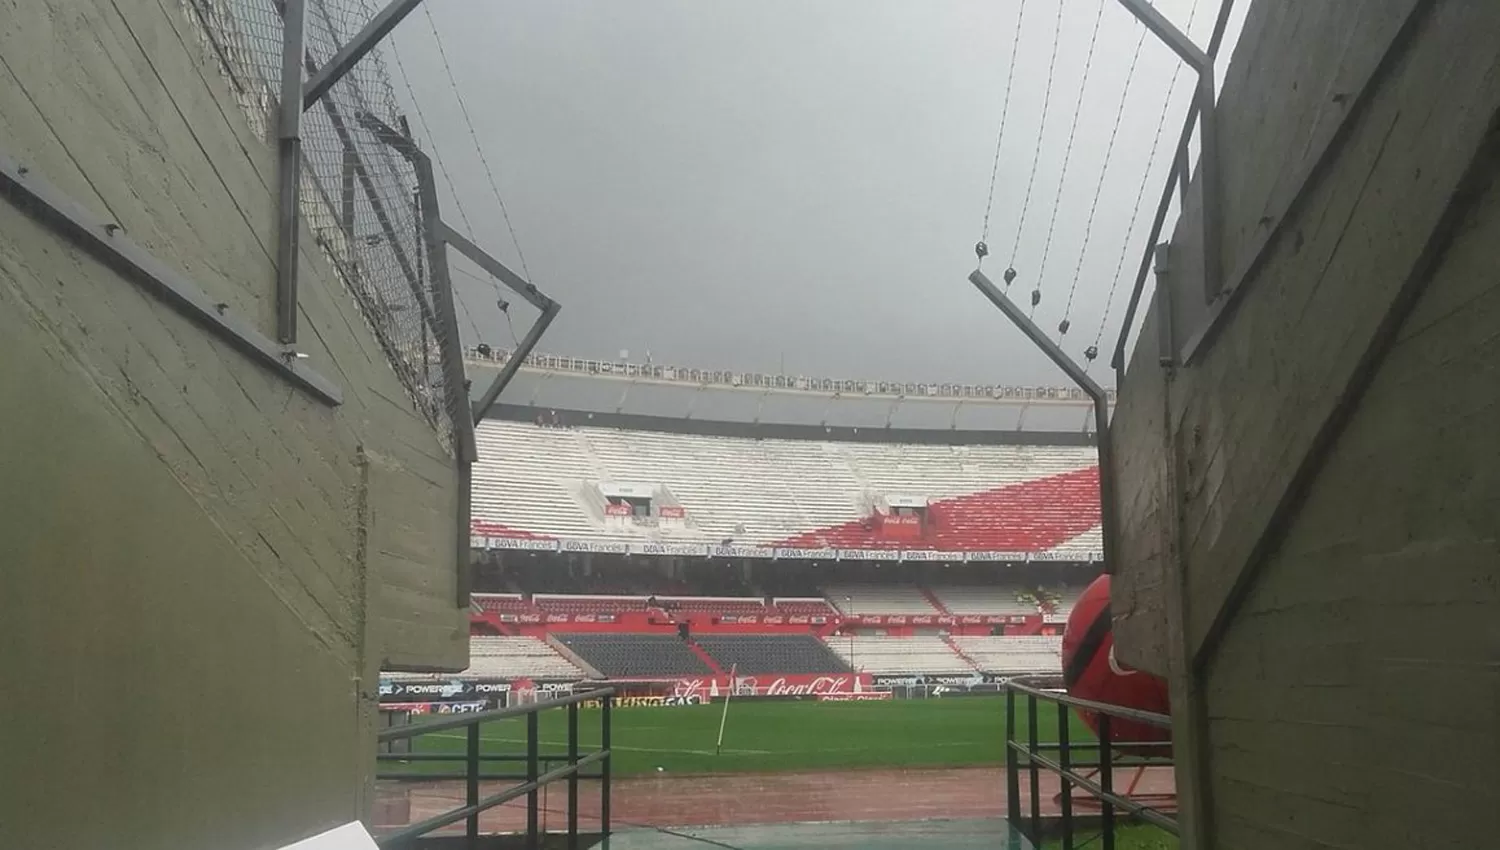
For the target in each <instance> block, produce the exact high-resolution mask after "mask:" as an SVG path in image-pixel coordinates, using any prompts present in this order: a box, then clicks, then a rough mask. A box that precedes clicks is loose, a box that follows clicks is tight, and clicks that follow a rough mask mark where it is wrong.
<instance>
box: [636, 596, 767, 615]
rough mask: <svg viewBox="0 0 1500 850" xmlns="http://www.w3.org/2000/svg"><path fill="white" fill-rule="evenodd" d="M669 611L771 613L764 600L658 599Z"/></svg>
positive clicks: (668, 597)
mask: <svg viewBox="0 0 1500 850" xmlns="http://www.w3.org/2000/svg"><path fill="white" fill-rule="evenodd" d="M657 601H658V602H660V603H661V607H662V608H663V609H665V610H667V611H682V612H685V613H703V614H741V615H743V614H751V615H760V614H767V613H769V612H768V611H767V610H766V603H765V600H763V599H745V598H741V597H723V596H661V597H658V598H657Z"/></svg>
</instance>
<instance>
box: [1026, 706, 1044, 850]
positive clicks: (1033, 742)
mask: <svg viewBox="0 0 1500 850" xmlns="http://www.w3.org/2000/svg"><path fill="white" fill-rule="evenodd" d="M1036 715H1037V710H1036V697H1034V696H1032V695H1030V694H1027V695H1026V723H1027V725H1029V726H1030V727H1031V729H1030V738H1029V739H1028V740H1027V744H1028V747H1027V750H1026V766H1027V768H1028V769H1029V770H1030V771H1031V834H1030V835H1029V836H1027V837H1028V838H1030V839H1031V840H1032V841H1036V840H1037V839H1038V838H1040V837H1041V828H1042V788H1041V777H1039V776H1038V775H1037V763H1036V754H1037V752H1038V751H1039V750H1040V747H1039V746H1038V744H1037V732H1036V721H1037V717H1036Z"/></svg>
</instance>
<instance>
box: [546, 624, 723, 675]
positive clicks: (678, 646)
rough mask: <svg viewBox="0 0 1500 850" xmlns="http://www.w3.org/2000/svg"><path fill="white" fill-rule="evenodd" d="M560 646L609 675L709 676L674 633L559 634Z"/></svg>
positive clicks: (693, 653) (706, 667) (706, 670)
mask: <svg viewBox="0 0 1500 850" xmlns="http://www.w3.org/2000/svg"><path fill="white" fill-rule="evenodd" d="M558 638H559V639H560V640H561V641H562V643H563V645H564V646H566V647H568V649H571V650H572V651H573V652H575V653H577V654H578V656H579V657H580V658H582V659H583V660H584V663H586V664H588V665H589V666H591V667H593V668H594V669H595V670H598V671H599V672H600V673H602V674H604V675H605V676H608V677H610V678H620V679H656V678H664V677H670V676H711V675H713V674H714V672H715V671H714V670H713V668H712V667H709V666H708V664H707V663H706V662H705V661H704V660H703V659H702V658H701V657H699V655H698V654H697V653H695V652H693V650H692V648H691V647H690V646H688V644H687V643H685V642H683V640H682V639H681V638H679V637H677V636H676V635H657V634H562V635H559V636H558Z"/></svg>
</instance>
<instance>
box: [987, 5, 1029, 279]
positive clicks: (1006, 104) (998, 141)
mask: <svg viewBox="0 0 1500 850" xmlns="http://www.w3.org/2000/svg"><path fill="white" fill-rule="evenodd" d="M1025 21H1026V0H1021V2H1020V4H1019V8H1018V10H1017V12H1016V31H1015V34H1014V35H1013V36H1012V38H1011V43H1010V66H1009V68H1008V69H1007V70H1006V72H1005V97H1004V99H1003V100H1002V101H1001V105H1000V131H999V132H998V133H996V134H995V161H994V162H993V163H992V164H991V165H990V193H989V196H988V199H987V200H986V201H985V205H984V224H983V225H982V226H981V227H980V231H979V242H980V244H984V243H985V242H986V241H987V240H988V239H989V238H990V211H991V210H992V209H994V206H995V181H996V179H997V178H998V177H999V174H1000V148H1001V146H1002V145H1003V144H1004V143H1005V122H1006V119H1007V118H1008V117H1009V115H1010V88H1011V84H1012V83H1013V82H1014V81H1015V77H1016V57H1017V55H1018V54H1019V53H1020V48H1021V28H1022V25H1023V24H1024V23H1025ZM979 263H980V264H981V265H982V264H983V263H984V254H983V253H981V254H980V256H979Z"/></svg>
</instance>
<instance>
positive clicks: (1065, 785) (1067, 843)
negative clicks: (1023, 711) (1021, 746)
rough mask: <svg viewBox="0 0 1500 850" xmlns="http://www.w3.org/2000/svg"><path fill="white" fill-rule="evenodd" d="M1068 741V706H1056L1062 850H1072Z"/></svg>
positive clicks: (1070, 764) (1059, 704)
mask: <svg viewBox="0 0 1500 850" xmlns="http://www.w3.org/2000/svg"><path fill="white" fill-rule="evenodd" d="M1070 746H1071V743H1070V741H1069V740H1068V706H1067V705H1065V704H1064V703H1061V702H1059V703H1058V704H1057V763H1058V764H1059V765H1062V773H1061V774H1059V775H1058V779H1059V780H1060V782H1061V789H1062V806H1061V808H1062V830H1063V850H1073V782H1072V780H1070V779H1068V771H1070V770H1072V769H1073V754H1072V753H1071V752H1070Z"/></svg>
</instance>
